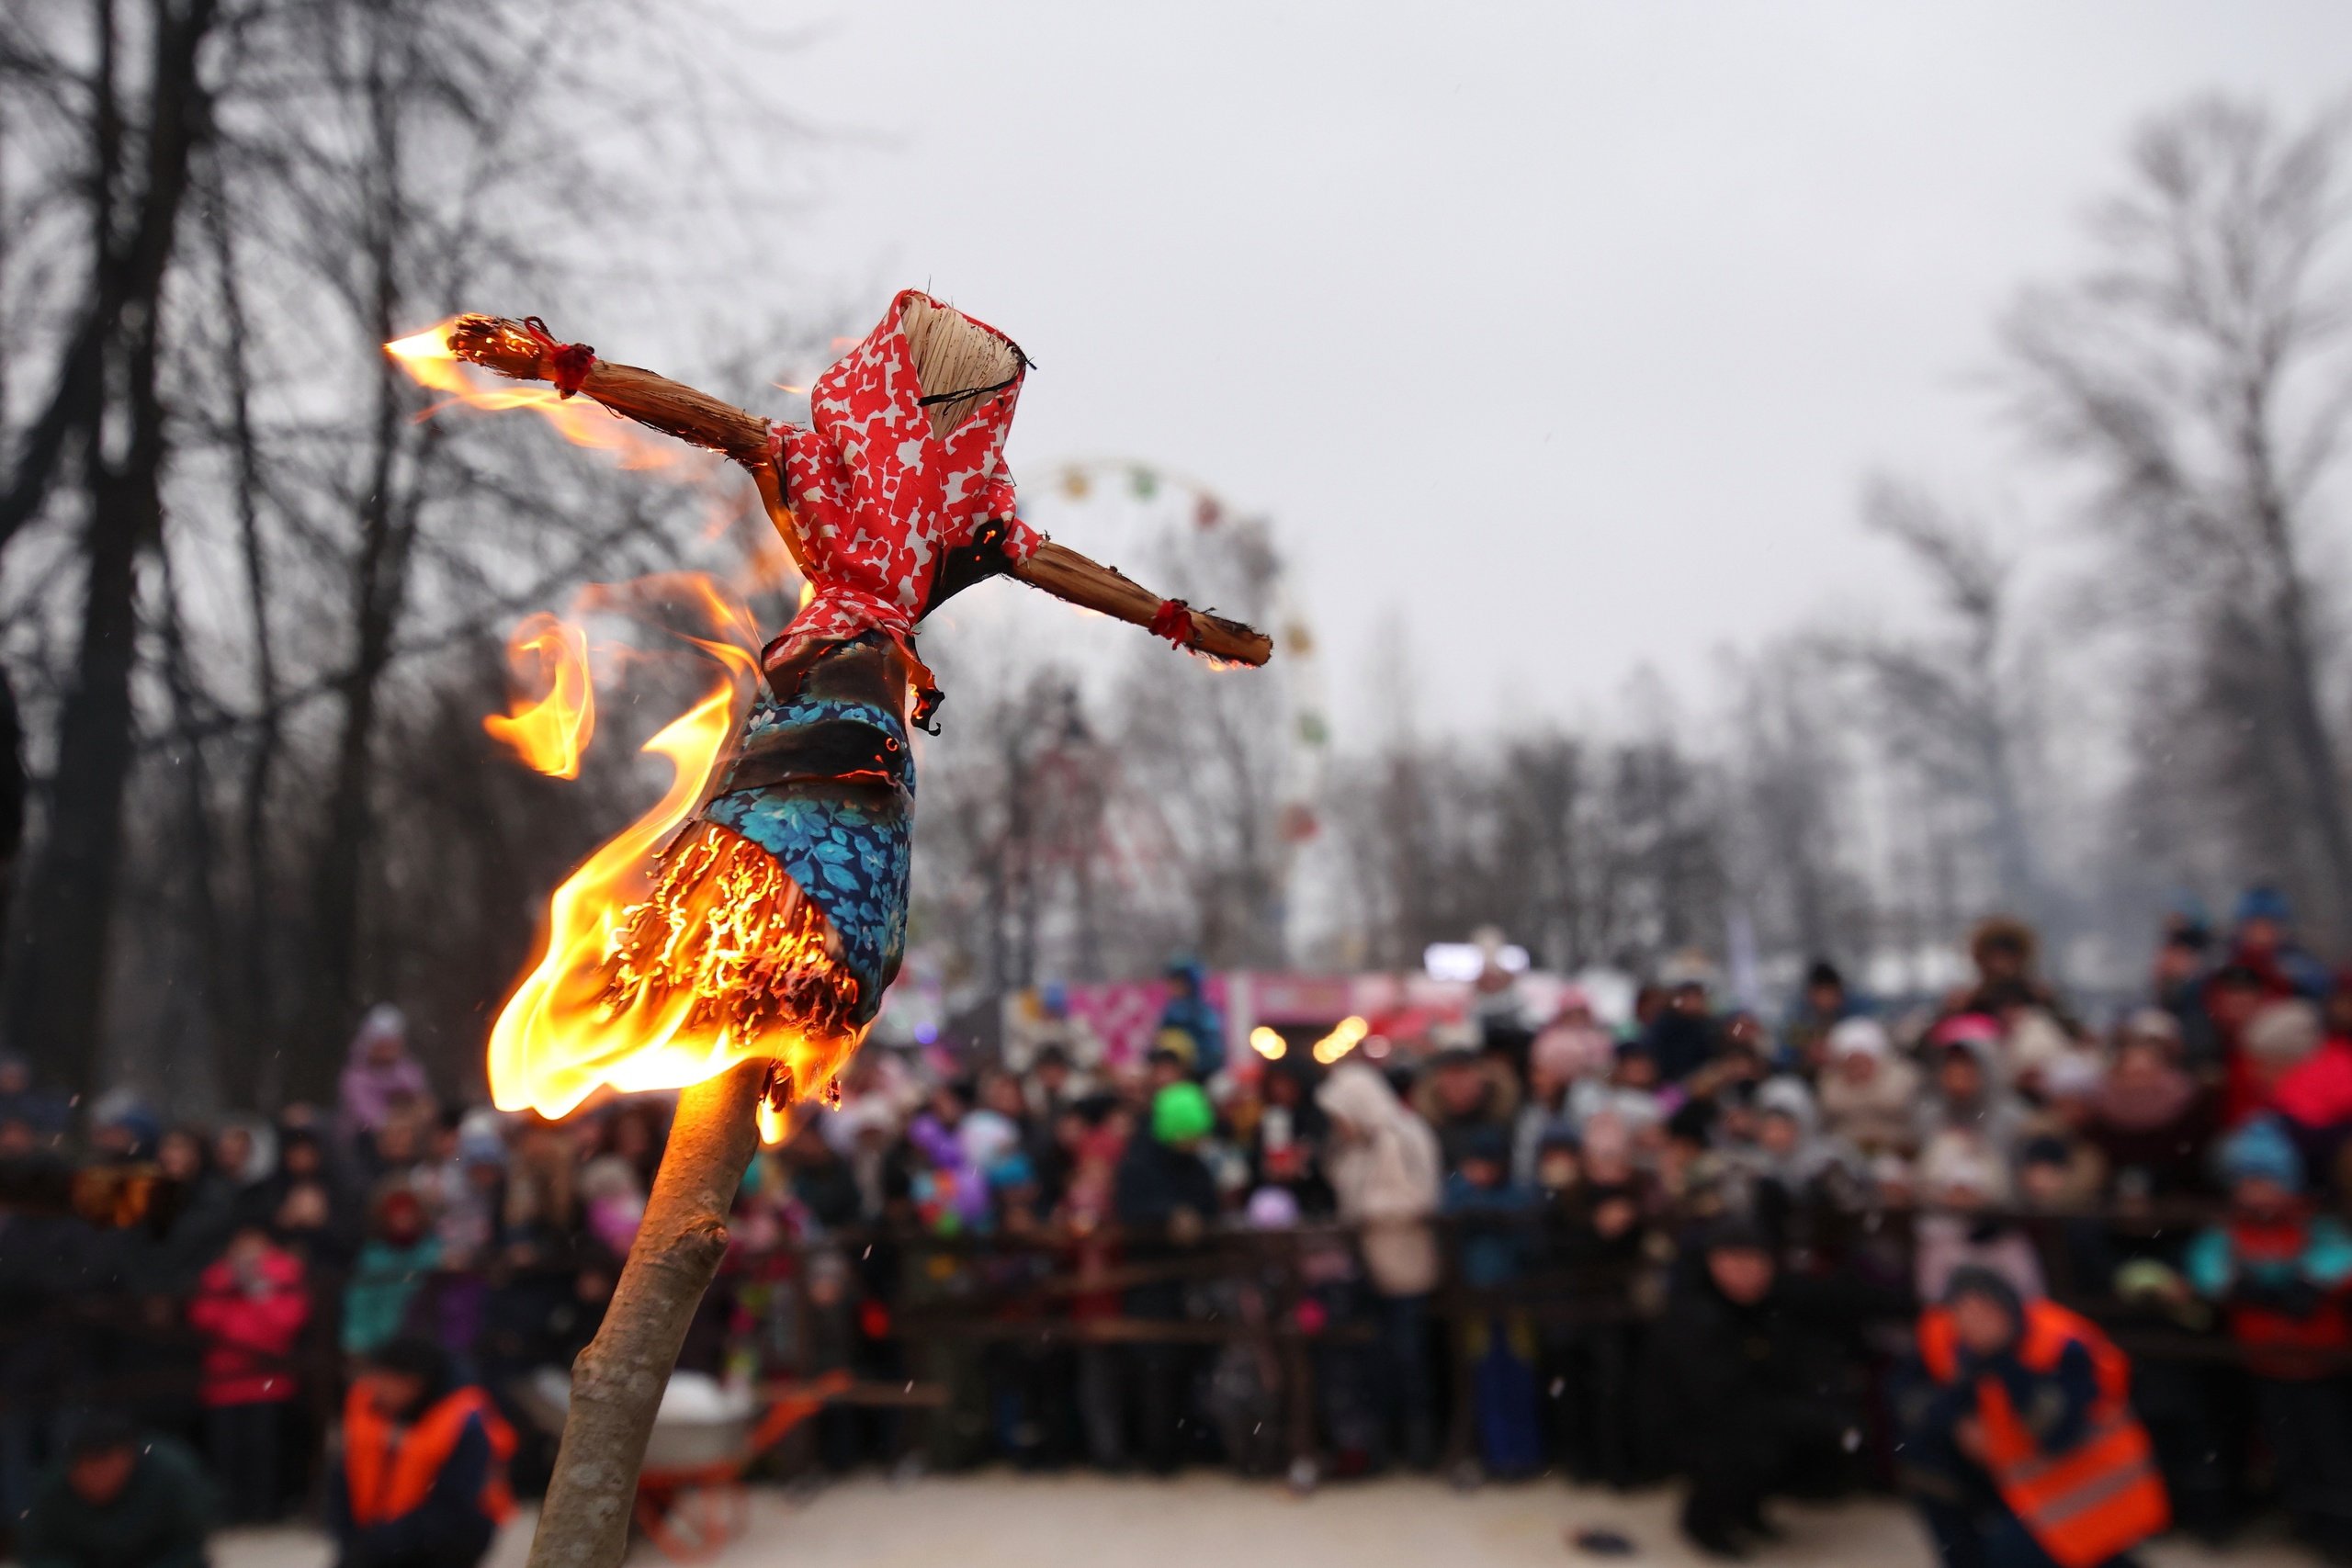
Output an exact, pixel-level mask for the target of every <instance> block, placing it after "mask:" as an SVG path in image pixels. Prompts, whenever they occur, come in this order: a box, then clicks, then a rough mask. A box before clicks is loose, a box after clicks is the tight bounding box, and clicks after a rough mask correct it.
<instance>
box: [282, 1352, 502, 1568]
mask: <svg viewBox="0 0 2352 1568" xmlns="http://www.w3.org/2000/svg"><path fill="white" fill-rule="evenodd" d="M514 1453H515V1433H514V1430H513V1428H512V1427H508V1426H507V1424H506V1421H505V1419H504V1418H503V1416H500V1415H499V1413H498V1408H497V1406H496V1405H494V1404H492V1403H491V1400H490V1397H489V1396H488V1395H487V1394H485V1393H482V1391H481V1389H479V1388H474V1387H470V1386H468V1385H465V1384H462V1383H460V1382H458V1379H457V1377H456V1375H455V1373H454V1371H453V1370H452V1368H451V1367H450V1364H449V1359H448V1357H447V1356H446V1355H445V1354H443V1353H442V1351H441V1350H440V1348H438V1347H436V1346H435V1345H434V1344H432V1343H431V1342H430V1341H428V1340H424V1339H412V1338H401V1339H394V1340H392V1341H391V1342H390V1343H389V1344H387V1345H384V1346H383V1347H381V1348H379V1349H378V1350H376V1351H375V1352H374V1353H373V1355H371V1356H370V1357H369V1359H368V1368H367V1371H364V1372H363V1373H362V1374H361V1375H360V1376H359V1377H357V1378H356V1379H354V1380H353V1382H352V1385H351V1395H350V1398H349V1399H348V1400H347V1401H346V1402H345V1406H344V1417H343V1472H342V1474H341V1475H339V1476H338V1477H336V1478H335V1480H334V1482H333V1483H330V1484H329V1485H328V1487H327V1517H328V1523H329V1526H330V1528H331V1529H332V1531H333V1534H334V1539H335V1544H336V1548H337V1556H336V1559H335V1561H336V1568H471V1565H472V1564H474V1563H477V1562H481V1560H482V1559H483V1558H484V1557H486V1556H488V1555H489V1553H490V1548H491V1544H492V1541H493V1540H496V1539H497V1535H498V1527H499V1526H500V1525H502V1524H503V1523H504V1522H505V1521H506V1519H507V1518H508V1517H510V1516H511V1515H512V1514H513V1513H514V1511H515V1501H514V1497H513V1496H512V1495H511V1494H510V1493H509V1492H508V1490H507V1483H506V1465H507V1461H509V1460H510V1459H512V1458H513V1457H514Z"/></svg>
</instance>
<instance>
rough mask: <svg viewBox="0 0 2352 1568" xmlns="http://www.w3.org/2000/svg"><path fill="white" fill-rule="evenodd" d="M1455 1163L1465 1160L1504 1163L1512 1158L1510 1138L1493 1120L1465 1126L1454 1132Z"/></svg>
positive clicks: (1493, 1163)
mask: <svg viewBox="0 0 2352 1568" xmlns="http://www.w3.org/2000/svg"><path fill="white" fill-rule="evenodd" d="M1453 1157H1454V1163H1455V1164H1457V1165H1459V1164H1461V1163H1462V1162H1463V1161H1464V1160H1474V1159H1478V1160H1485V1161H1487V1163H1488V1164H1490V1165H1502V1164H1505V1163H1507V1162H1509V1160H1510V1135H1509V1134H1506V1133H1505V1132H1504V1131H1503V1129H1501V1128H1500V1127H1498V1126H1496V1125H1495V1124H1494V1123H1492V1122H1484V1123H1481V1124H1480V1125H1478V1126H1476V1127H1465V1128H1464V1129H1462V1130H1461V1131H1460V1132H1459V1133H1457V1134H1454V1138H1453Z"/></svg>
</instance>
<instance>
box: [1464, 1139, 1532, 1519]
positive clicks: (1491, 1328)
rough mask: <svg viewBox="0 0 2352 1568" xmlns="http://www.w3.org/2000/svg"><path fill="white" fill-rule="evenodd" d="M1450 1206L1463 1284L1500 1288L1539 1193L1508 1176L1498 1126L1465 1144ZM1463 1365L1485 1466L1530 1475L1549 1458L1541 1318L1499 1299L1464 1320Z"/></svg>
mask: <svg viewBox="0 0 2352 1568" xmlns="http://www.w3.org/2000/svg"><path fill="white" fill-rule="evenodd" d="M1444 1192H1445V1196H1444V1202H1445V1213H1446V1215H1447V1216H1448V1217H1449V1218H1450V1219H1452V1220H1453V1222H1454V1225H1455V1230H1454V1255H1455V1258H1456V1259H1457V1273H1458V1276H1459V1278H1460V1280H1461V1282H1462V1284H1463V1285H1464V1287H1465V1288H1467V1289H1468V1290H1470V1291H1474V1292H1477V1291H1498V1290H1504V1289H1507V1288H1509V1287H1510V1286H1512V1285H1515V1284H1517V1283H1518V1282H1519V1280H1520V1278H1521V1275H1522V1274H1523V1273H1524V1272H1525V1271H1526V1265H1527V1253H1528V1250H1529V1245H1530V1243H1531V1242H1532V1240H1533V1234H1534V1231H1535V1229H1536V1221H1537V1216H1536V1213H1535V1194H1534V1192H1533V1191H1532V1190H1530V1189H1528V1188H1525V1187H1521V1186H1520V1185H1518V1184H1517V1183H1515V1182H1514V1181H1512V1180H1511V1179H1510V1142H1509V1140H1508V1139H1506V1138H1505V1137H1504V1135H1503V1130H1502V1129H1501V1128H1499V1127H1484V1128H1480V1129H1479V1130H1478V1132H1477V1133H1476V1135H1475V1136H1472V1137H1470V1138H1468V1139H1465V1140H1464V1143H1463V1145H1461V1150H1460V1157H1459V1159H1458V1160H1457V1161H1456V1163H1455V1166H1454V1168H1453V1172H1452V1173H1451V1174H1449V1175H1448V1176H1447V1177H1446V1179H1445V1190H1444ZM1459 1329H1460V1335H1461V1345H1460V1359H1459V1361H1458V1363H1457V1364H1458V1365H1460V1366H1463V1367H1465V1368H1468V1369H1469V1371H1470V1377H1471V1381H1472V1385H1473V1386H1472V1391H1471V1405H1472V1409H1473V1412H1474V1414H1475V1416H1476V1422H1477V1427H1478V1447H1479V1451H1480V1455H1481V1457H1482V1458H1483V1459H1484V1460H1485V1461H1486V1467H1487V1473H1488V1474H1490V1475H1497V1476H1526V1475H1532V1474H1533V1473H1534V1472H1536V1471H1537V1470H1538V1469H1539V1468H1541V1467H1542V1465H1543V1462H1544V1444H1543V1437H1542V1426H1541V1421H1540V1416H1539V1414H1538V1409H1539V1406H1538V1403H1537V1398H1536V1390H1535V1358H1536V1350H1537V1348H1536V1343H1535V1326H1534V1325H1533V1323H1532V1322H1531V1321H1530V1320H1529V1318H1528V1315H1527V1314H1526V1313H1525V1312H1524V1311H1523V1310H1518V1309H1509V1308H1502V1307H1498V1308H1496V1309H1494V1310H1491V1311H1484V1312H1480V1313H1479V1314H1477V1315H1476V1316H1475V1317H1473V1318H1471V1319H1470V1320H1469V1321H1467V1322H1464V1323H1462V1324H1460V1325H1459Z"/></svg>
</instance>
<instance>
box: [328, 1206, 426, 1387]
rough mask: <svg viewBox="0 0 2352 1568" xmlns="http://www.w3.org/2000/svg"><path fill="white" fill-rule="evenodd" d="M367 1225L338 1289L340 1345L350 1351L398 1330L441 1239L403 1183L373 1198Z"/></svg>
mask: <svg viewBox="0 0 2352 1568" xmlns="http://www.w3.org/2000/svg"><path fill="white" fill-rule="evenodd" d="M373 1228H374V1234H373V1235H370V1236H369V1237H368V1245H367V1246H365V1247H361V1248H360V1249H359V1258H358V1260H357V1261H356V1262H355V1263H354V1264H353V1265H352V1269H351V1282H350V1283H349V1284H348V1285H346V1286H345V1287H344V1292H343V1348H344V1349H345V1351H346V1352H347V1353H348V1354H351V1355H354V1356H367V1355H371V1354H373V1353H374V1352H375V1351H377V1350H378V1349H380V1348H382V1347H384V1346H386V1345H389V1344H390V1343H391V1341H392V1340H393V1339H394V1338H395V1337H398V1336H399V1334H400V1332H401V1328H402V1326H403V1325H405V1324H406V1323H407V1320H408V1314H409V1303H411V1302H412V1301H413V1299H414V1298H415V1296H416V1292H417V1290H418V1288H419V1287H420V1286H422V1285H423V1284H424V1281H425V1280H426V1278H427V1277H428V1276H429V1275H431V1274H432V1272H433V1271H434V1270H435V1269H438V1268H440V1267H441V1239H440V1237H438V1236H436V1235H434V1234H433V1232H432V1230H431V1229H430V1228H429V1227H428V1226H427V1224H425V1213H424V1201H423V1200H421V1199H419V1198H418V1197H417V1195H416V1194H415V1193H413V1192H412V1191H410V1190H408V1189H407V1188H405V1187H395V1188H393V1189H391V1190H389V1191H387V1192H386V1193H385V1194H384V1195H383V1197H382V1198H381V1199H380V1200H379V1201H378V1202H377V1204H376V1223H375V1225H374V1227H373Z"/></svg>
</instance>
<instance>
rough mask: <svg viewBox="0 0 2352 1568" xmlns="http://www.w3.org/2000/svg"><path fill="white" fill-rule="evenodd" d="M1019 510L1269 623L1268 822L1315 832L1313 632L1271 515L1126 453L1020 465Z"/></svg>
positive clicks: (1325, 740) (1321, 767)
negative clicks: (1278, 770) (1274, 727)
mask: <svg viewBox="0 0 2352 1568" xmlns="http://www.w3.org/2000/svg"><path fill="white" fill-rule="evenodd" d="M1022 481H1023V482H1022V486H1021V491H1020V493H1021V498H1022V500H1021V515H1022V516H1023V519H1024V520H1026V521H1027V522H1029V523H1030V524H1031V525H1033V526H1035V527H1036V528H1038V529H1039V530H1040V531H1041V532H1044V533H1046V534H1049V535H1053V536H1057V537H1060V538H1063V539H1065V540H1066V541H1067V542H1068V543H1069V544H1071V545H1072V546H1074V547H1077V548H1080V549H1082V550H1085V551H1087V552H1088V553H1089V554H1092V555H1094V556H1095V558H1097V559H1103V560H1119V561H1133V562H1135V563H1136V566H1135V569H1134V570H1136V573H1137V574H1138V575H1139V576H1144V577H1145V580H1146V581H1148V582H1150V583H1151V585H1152V586H1153V587H1154V588H1156V589H1160V590H1161V591H1163V592H1168V593H1170V594H1172V595H1174V596H1176V597H1179V598H1182V599H1184V600H1186V601H1188V602H1189V603H1191V604H1194V605H1196V606H1198V607H1199V608H1201V609H1204V610H1216V612H1218V613H1219V614H1221V615H1232V616H1235V617H1237V618H1238V619H1242V620H1247V621H1249V622H1250V624H1252V625H1255V626H1266V627H1269V628H1270V629H1272V632H1273V636H1274V639H1275V647H1276V649H1277V650H1278V653H1279V657H1278V659H1277V660H1276V661H1275V663H1274V664H1273V666H1272V667H1271V668H1270V670H1268V671H1263V672H1261V675H1260V676H1259V677H1256V678H1265V677H1267V676H1272V678H1274V679H1277V680H1279V681H1280V682H1281V690H1282V694H1283V745H1284V762H1283V784H1282V802H1283V804H1282V809H1281V813H1280V820H1279V824H1278V826H1279V830H1280V832H1281V835H1282V838H1283V841H1284V842H1285V843H1286V844H1289V845H1291V846H1293V847H1294V848H1295V847H1296V846H1298V845H1302V844H1305V843H1306V842H1307V841H1308V840H1312V839H1313V838H1315V837H1316V836H1317V834H1318V833H1319V832H1320V830H1321V827H1322V818H1323V812H1324V789H1325V783H1326V778H1325V775H1326V773H1327V769H1328V762H1329V752H1330V740H1331V737H1330V725H1329V718H1328V716H1327V714H1328V709H1327V708H1326V707H1325V705H1324V704H1325V697H1324V684H1323V677H1322V671H1321V667H1320V664H1319V662H1318V660H1317V637H1316V636H1315V633H1314V628H1313V626H1311V624H1310V623H1309V621H1308V619H1307V617H1306V610H1305V607H1304V605H1303V604H1301V603H1300V602H1299V600H1298V598H1297V596H1296V595H1295V592H1293V591H1292V586H1291V581H1290V576H1289V572H1288V570H1287V563H1286V562H1285V561H1284V560H1283V555H1282V552H1281V550H1280V549H1279V548H1278V547H1276V545H1275V541H1274V537H1273V527H1272V523H1271V522H1270V521H1269V520H1268V519H1266V518H1264V517H1262V516H1258V515H1254V514H1250V513H1243V512H1240V511H1238V510H1237V509H1236V508H1234V507H1233V506H1231V505H1230V504H1228V503H1227V501H1226V500H1225V498H1224V497H1223V496H1221V495H1220V494H1218V493H1217V491H1216V490H1215V489H1213V488H1212V487H1211V486H1209V485H1208V484H1207V483H1205V482H1204V481H1203V480H1202V479H1198V478H1196V477H1195V476H1193V475H1192V474H1189V473H1186V472H1184V471H1183V470H1182V469H1180V468H1170V467H1169V466H1167V465H1165V464H1161V463H1155V462H1149V461H1147V460H1144V459H1140V458H1135V457H1083V458H1069V459H1065V460H1062V461H1060V462H1057V463H1051V464H1047V465H1046V466H1045V467H1044V468H1042V469H1040V468H1038V467H1036V466H1035V465H1024V467H1023V472H1022Z"/></svg>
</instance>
